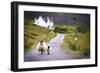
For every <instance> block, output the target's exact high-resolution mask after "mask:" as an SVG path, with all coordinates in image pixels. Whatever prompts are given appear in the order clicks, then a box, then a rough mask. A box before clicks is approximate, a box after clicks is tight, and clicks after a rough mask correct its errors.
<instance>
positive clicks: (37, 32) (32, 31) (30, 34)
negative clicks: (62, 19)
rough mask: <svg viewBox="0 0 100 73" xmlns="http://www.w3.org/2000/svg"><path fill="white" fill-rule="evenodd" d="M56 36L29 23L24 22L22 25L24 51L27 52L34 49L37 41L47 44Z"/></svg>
mask: <svg viewBox="0 0 100 73" xmlns="http://www.w3.org/2000/svg"><path fill="white" fill-rule="evenodd" d="M55 36H56V33H55V32H53V31H50V30H49V29H46V28H44V27H41V26H37V25H35V24H32V22H31V21H28V20H27V21H26V22H25V23H24V48H25V51H29V50H31V49H33V48H36V45H37V43H38V42H39V41H41V40H43V41H45V42H49V41H50V40H51V39H52V38H53V37H55Z"/></svg>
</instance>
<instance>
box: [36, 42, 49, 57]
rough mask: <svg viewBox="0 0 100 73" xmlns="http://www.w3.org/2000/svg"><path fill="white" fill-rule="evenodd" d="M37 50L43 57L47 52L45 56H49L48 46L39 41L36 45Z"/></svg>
mask: <svg viewBox="0 0 100 73" xmlns="http://www.w3.org/2000/svg"><path fill="white" fill-rule="evenodd" d="M36 48H37V50H38V51H39V52H40V53H41V55H43V53H44V52H47V54H48V55H49V54H50V46H48V45H47V44H46V43H45V42H44V41H40V42H39V43H38V44H37V47H36Z"/></svg>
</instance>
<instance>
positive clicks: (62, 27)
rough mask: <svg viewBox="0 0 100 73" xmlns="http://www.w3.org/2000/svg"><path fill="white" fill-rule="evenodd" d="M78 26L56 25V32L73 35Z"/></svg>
mask: <svg viewBox="0 0 100 73" xmlns="http://www.w3.org/2000/svg"><path fill="white" fill-rule="evenodd" d="M76 28H77V26H76V25H69V24H57V25H55V29H54V31H55V32H59V33H65V34H66V33H72V32H74V31H75V30H76Z"/></svg>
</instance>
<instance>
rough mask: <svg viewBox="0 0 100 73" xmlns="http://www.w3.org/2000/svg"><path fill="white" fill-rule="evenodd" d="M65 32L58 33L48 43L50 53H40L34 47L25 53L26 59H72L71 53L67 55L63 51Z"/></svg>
mask: <svg viewBox="0 0 100 73" xmlns="http://www.w3.org/2000/svg"><path fill="white" fill-rule="evenodd" d="M64 36H65V34H60V33H58V34H57V36H56V37H54V38H53V39H51V40H50V42H49V43H48V44H49V45H50V55H47V53H44V55H40V53H39V52H38V51H37V50H36V49H33V50H32V51H30V52H25V53H24V61H48V60H49V61H50V60H68V59H72V57H71V56H70V55H67V54H66V53H64V51H62V46H61V43H62V40H63V38H64Z"/></svg>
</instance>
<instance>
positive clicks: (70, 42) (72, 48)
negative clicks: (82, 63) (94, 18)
mask: <svg viewBox="0 0 100 73" xmlns="http://www.w3.org/2000/svg"><path fill="white" fill-rule="evenodd" d="M76 37H77V40H75V38H76ZM62 44H63V47H64V50H65V52H67V53H68V54H70V55H73V56H89V55H90V33H89V32H85V33H81V32H78V33H70V34H68V35H66V36H65V37H64V40H63V43H62Z"/></svg>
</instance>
